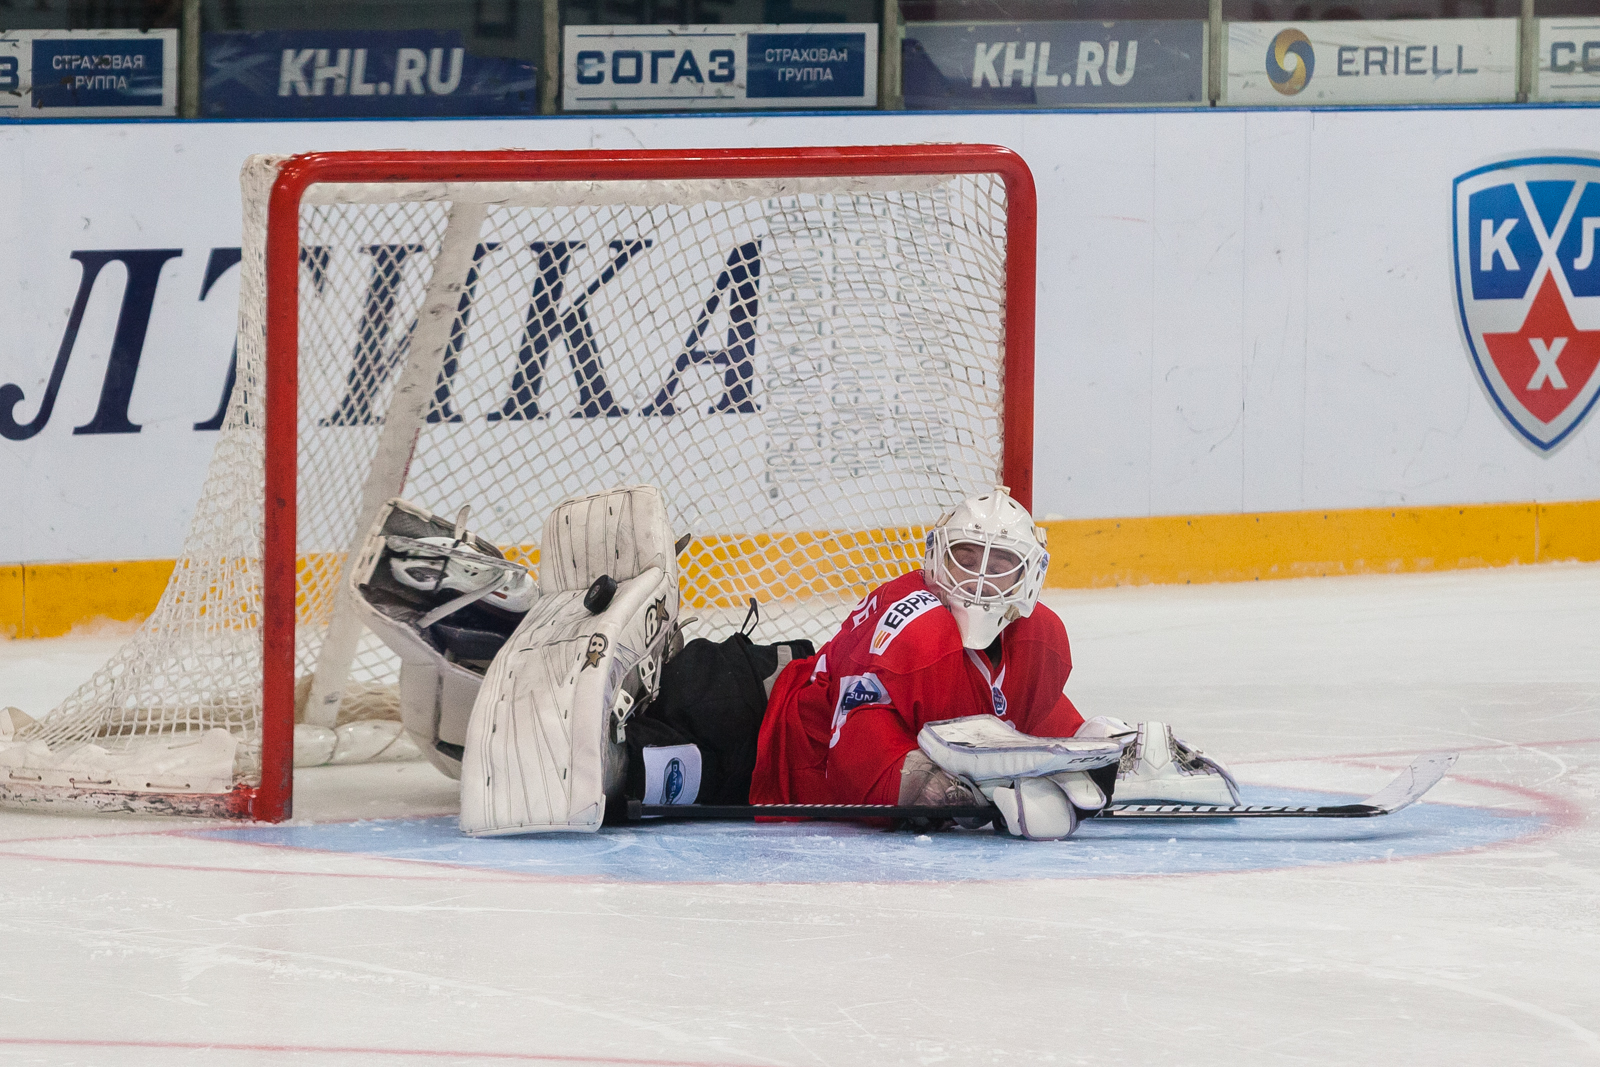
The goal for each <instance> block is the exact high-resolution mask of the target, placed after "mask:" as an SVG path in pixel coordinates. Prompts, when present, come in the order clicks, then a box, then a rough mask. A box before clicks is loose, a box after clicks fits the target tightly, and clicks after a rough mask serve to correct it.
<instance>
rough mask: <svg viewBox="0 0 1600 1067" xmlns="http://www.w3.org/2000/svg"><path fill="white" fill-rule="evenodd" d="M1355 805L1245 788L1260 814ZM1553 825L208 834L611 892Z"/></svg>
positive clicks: (1378, 848) (1454, 820) (1448, 809)
mask: <svg viewBox="0 0 1600 1067" xmlns="http://www.w3.org/2000/svg"><path fill="white" fill-rule="evenodd" d="M1355 799H1358V798H1355V797H1350V796H1344V795H1330V794H1324V793H1309V792H1304V791H1299V790H1281V789H1280V790H1264V789H1247V790H1246V801H1247V803H1251V804H1342V803H1349V802H1351V801H1352V800H1355ZM1545 822H1546V820H1545V819H1544V818H1543V817H1541V816H1537V815H1524V814H1517V813H1509V812H1501V811H1494V810H1490V809H1487V808H1466V807H1453V806H1447V805H1439V804H1415V805H1413V806H1411V807H1409V808H1407V809H1405V810H1404V811H1400V812H1397V813H1395V814H1394V815H1387V816H1383V817H1380V818H1374V819H1218V820H1216V821H1205V822H1199V821H1195V822H1183V823H1178V822H1120V823H1119V822H1110V821H1107V822H1095V821H1093V820H1091V821H1089V822H1086V823H1084V824H1083V826H1082V828H1081V829H1079V831H1078V833H1077V835H1076V836H1075V837H1073V838H1070V839H1069V840H1067V841H1061V842H1036V841H1019V840H1016V839H1014V838H1011V837H1009V836H1006V835H1002V834H995V833H993V832H990V831H987V830H983V831H971V832H967V831H950V832H946V833H938V834H933V835H931V838H922V837H919V836H917V835H913V834H910V833H904V832H890V831H884V830H876V829H872V828H869V827H864V826H858V825H852V824H847V823H817V822H812V823H764V824H759V825H757V824H750V823H692V822H677V823H674V822H662V823H658V824H653V825H631V826H619V827H609V828H606V829H603V830H601V831H600V832H599V833H596V834H565V833H563V834H538V835H529V836H526V837H498V838H471V837H466V836H464V835H463V834H462V833H461V832H460V831H459V830H458V829H457V827H456V819H455V817H454V816H440V817H436V818H427V819H390V820H381V821H373V822H356V823H332V824H324V825H313V826H271V827H267V826H263V827H245V828H239V829H228V830H211V831H204V832H202V833H201V835H200V836H204V837H211V838H216V839H220V840H232V841H243V842H251V843H256V844H272V845H278V846H282V847H287V848H301V849H307V850H314V851H318V852H335V853H344V854H348V855H358V856H372V857H379V858H383V859H391V860H404V861H410V862H415V863H442V864H450V865H453V866H460V867H480V868H486V869H492V870H499V871H515V872H518V873H522V874H529V875H537V876H544V877H551V878H562V879H577V880H593V881H614V882H713V883H760V882H808V883H811V882H969V881H1012V880H1021V879H1055V878H1115V877H1121V876H1128V875H1151V874H1195V873H1206V872H1220V871H1254V870H1278V869H1284V868H1290V867H1308V866H1316V865H1326V864H1337V863H1356V862H1362V861H1368V860H1384V859H1405V858H1409V857H1415V856H1430V855H1439V854H1443V853H1448V852H1456V851H1459V850H1461V849H1467V848H1475V847H1478V846H1482V845H1489V844H1493V843H1495V842H1497V841H1506V840H1510V839H1512V838H1517V837H1522V836H1525V835H1527V834H1530V833H1533V832H1535V831H1537V830H1539V829H1540V828H1541V827H1543V826H1544V825H1545Z"/></svg>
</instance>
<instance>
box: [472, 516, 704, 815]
mask: <svg viewBox="0 0 1600 1067" xmlns="http://www.w3.org/2000/svg"><path fill="white" fill-rule="evenodd" d="M547 543H548V542H547ZM669 551H670V549H669ZM584 592H585V590H583V589H568V590H563V591H557V592H550V591H548V590H546V591H545V595H544V596H542V597H541V598H540V599H539V601H538V602H537V604H536V605H535V606H534V608H533V610H532V611H530V612H529V613H528V615H527V617H526V618H525V619H523V621H522V625H521V626H519V627H518V628H517V631H516V632H515V633H513V634H512V635H511V639H510V640H509V641H508V642H506V645H505V647H504V648H502V649H501V650H500V653H499V654H498V655H497V656H496V657H495V659H494V662H493V663H492V664H490V666H489V672H488V674H487V676H486V677H485V678H484V681H483V688H482V689H481V690H480V691H479V693H478V698H477V702H476V703H475V704H474V706H473V710H472V722H471V724H470V726H469V727H468V730H467V745H466V754H465V756H464V757H463V759H462V766H461V829H462V831H463V832H464V833H467V834H471V835H473V836H478V837H488V836H498V835H505V834H527V833H540V832H547V831H558V830H577V831H590V832H592V831H594V830H598V829H599V828H600V824H601V820H602V819H603V818H604V817H605V810H606V798H607V794H608V793H609V794H612V795H615V796H619V797H620V792H621V786H622V778H623V775H624V772H625V767H626V764H625V757H624V755H623V752H622V746H621V744H619V743H618V739H617V736H616V734H617V730H616V727H615V719H616V718H617V717H618V715H619V714H621V715H623V716H625V715H626V712H627V710H628V709H629V707H631V705H632V702H633V700H634V698H635V695H636V694H635V693H633V692H630V682H629V678H630V672H633V671H634V668H637V667H640V665H641V664H643V663H645V661H647V660H652V659H654V658H655V657H659V655H660V653H661V650H662V648H663V647H664V646H665V644H666V641H667V637H668V634H669V633H670V631H671V628H672V627H671V623H672V620H673V619H674V618H676V616H677V606H678V603H677V602H678V589H677V575H676V569H675V568H674V573H673V574H671V575H670V576H669V575H668V574H667V573H665V572H664V571H663V570H661V569H660V568H657V567H651V568H649V569H647V570H646V571H645V572H644V573H642V574H640V575H638V576H637V577H634V578H629V579H627V580H626V581H622V582H619V583H618V586H617V591H616V594H615V596H614V597H613V598H612V601H611V603H610V605H609V606H608V607H607V608H606V609H605V610H604V611H603V612H602V613H601V614H599V615H591V614H590V613H589V612H588V611H587V610H585V608H584V606H583V596H584ZM631 677H632V678H633V679H634V682H633V684H634V685H637V678H638V674H637V673H633V674H632V675H631Z"/></svg>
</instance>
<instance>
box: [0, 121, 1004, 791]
mask: <svg viewBox="0 0 1600 1067" xmlns="http://www.w3.org/2000/svg"><path fill="white" fill-rule="evenodd" d="M243 185H244V239H243V262H242V270H243V273H242V278H241V296H240V304H241V309H240V330H239V343H238V351H237V359H236V373H235V384H234V387H233V392H232V396H231V401H230V404H229V408H228V413H227V416H226V420H225V423H224V426H223V429H222V431H221V434H220V439H219V441H218V444H217V447H216V453H215V456H214V458H213V460H212V463H211V467H210V470H209V474H208V477H207V480H206V482H205V487H204V490H203V494H202V497H201V500H200V502H199V504H198V506H197V508H196V511H195V516H194V519H193V522H192V526H191V529H190V531H189V534H188V537H187V539H186V542H185V545H184V549H183V554H182V557H181V559H180V560H179V561H178V563H177V566H176V569H175V570H174V573H173V576H172V579H171V583H170V584H169V586H168V587H167V589H166V591H165V593H164V595H163V596H162V598H161V601H160V603H159V606H158V607H157V608H156V609H155V611H154V613H153V614H152V615H151V616H150V618H149V619H148V620H147V621H146V622H145V624H144V625H143V627H142V629H141V630H140V631H139V632H138V633H137V634H136V635H135V636H134V637H133V638H132V639H131V640H130V641H129V642H128V644H127V645H126V646H125V647H124V648H123V649H122V650H121V651H120V652H119V653H118V654H117V655H116V656H115V657H114V658H113V659H112V660H111V661H110V662H109V663H108V664H107V665H106V666H105V667H104V668H103V669H102V670H101V671H100V672H99V673H97V674H96V675H95V676H94V677H93V678H91V679H90V680H89V681H87V682H86V683H85V684H84V685H83V686H81V687H80V688H79V689H78V690H77V691H76V692H74V693H73V694H72V695H71V696H70V697H69V698H68V699H67V700H66V701H64V702H63V703H62V704H61V705H60V706H59V707H58V708H56V709H55V710H54V711H53V712H52V713H51V714H50V715H49V716H47V717H46V718H44V719H43V720H41V721H40V722H39V723H36V724H33V725H31V726H29V727H27V728H25V729H24V730H22V731H21V732H20V733H19V734H18V735H17V737H16V738H15V739H14V740H13V741H12V742H11V743H10V744H9V745H4V744H0V775H4V776H8V777H0V799H5V800H9V801H12V802H18V801H21V802H29V801H32V802H36V803H67V804H71V805H72V806H75V807H85V806H87V807H95V808H112V809H117V810H152V811H173V812H185V813H195V814H230V815H234V816H243V817H249V816H253V817H256V818H268V819H274V818H283V817H286V816H287V814H288V797H287V794H288V789H289V781H290V768H289V766H288V760H289V757H288V754H287V741H286V739H287V738H288V736H289V733H288V727H287V725H286V724H287V722H288V720H289V718H290V715H291V710H290V708H289V707H288V704H289V703H290V700H291V697H290V693H291V692H292V693H293V697H292V700H293V703H294V704H295V708H294V709H293V714H294V715H295V716H296V717H298V718H299V719H302V720H308V721H310V722H311V723H320V724H321V725H322V726H324V727H333V726H334V725H336V724H337V723H339V722H341V721H347V720H351V719H361V718H363V717H366V716H379V717H381V715H382V714H383V712H382V710H381V709H382V708H383V707H384V706H385V703H386V701H385V694H386V693H388V692H389V691H390V690H391V689H392V687H393V682H394V679H395V678H396V675H397V666H398V664H397V661H396V660H395V658H394V657H393V656H392V655H391V654H390V653H389V652H388V651H387V649H385V648H384V647H383V646H382V645H381V643H379V642H378V641H376V639H375V638H374V637H373V636H372V635H371V634H367V633H364V632H362V631H361V629H360V627H359V624H353V623H352V619H353V616H352V615H351V614H349V613H347V612H346V611H345V610H344V608H343V607H342V604H343V600H342V598H341V594H340V590H341V588H342V585H343V583H342V575H343V566H344V561H345V557H346V554H347V552H348V551H349V550H350V548H351V546H352V543H353V542H354V541H356V540H357V539H359V538H360V537H361V535H362V534H363V533H364V532H365V524H366V523H367V522H370V521H371V518H370V517H371V514H372V513H373V512H374V510H375V509H376V507H377V506H378V505H379V504H381V503H382V502H383V500H385V499H387V498H389V497H391V496H404V497H405V498H407V499H409V500H413V501H415V502H417V503H420V504H423V505H424V506H426V507H429V508H431V509H433V510H435V511H437V512H440V513H446V512H448V513H450V514H454V512H455V511H456V509H458V508H459V507H461V506H462V505H471V506H472V509H473V510H472V515H471V520H470V525H471V528H472V529H473V531H474V532H475V533H477V534H479V535H481V536H483V537H486V538H488V539H489V540H491V541H493V542H495V543H497V544H499V545H500V546H502V547H503V548H504V549H505V550H506V552H507V554H508V555H510V556H511V557H512V558H515V559H519V560H521V561H523V562H525V563H526V564H528V565H529V566H530V567H531V568H534V569H535V570H536V569H537V567H538V560H539V543H538V539H539V532H540V529H541V524H542V522H543V519H544V516H545V515H546V513H547V512H548V511H549V510H550V509H551V508H552V507H553V506H554V505H555V504H556V503H557V502H558V501H559V500H561V499H562V498H563V497H566V496H568V495H571V494H574V493H579V492H586V491H593V490H596V489H601V488H606V487H610V486H613V485H619V484H638V483H648V484H653V485H656V486H659V487H660V489H661V490H662V493H663V496H664V498H665V500H666V502H667V504H668V507H669V509H670V516H671V520H672V524H673V527H674V530H675V532H676V533H677V534H678V535H679V536H682V535H684V534H689V535H691V537H692V541H691V543H690V544H689V547H688V548H687V549H686V550H685V551H684V553H683V554H682V556H681V558H680V563H681V565H682V574H683V579H682V581H683V586H682V589H683V596H682V602H683V614H684V616H686V617H688V616H696V617H698V619H699V622H698V623H697V624H694V625H691V626H690V627H689V628H688V635H689V636H710V637H718V636H725V635H727V634H728V633H729V632H731V631H732V630H734V629H736V628H738V627H739V626H740V624H741V622H742V621H743V620H744V618H745V616H746V613H747V610H748V604H749V601H750V600H751V599H754V600H755V601H756V602H757V603H758V604H759V605H760V619H761V621H760V625H759V630H758V631H757V634H756V636H757V638H758V639H766V640H777V639H781V638H790V637H810V638H812V639H814V640H816V641H817V642H819V643H820V642H821V641H823V640H826V639H827V638H828V637H829V636H830V635H831V633H832V631H833V629H834V628H835V627H836V626H837V624H838V622H839V621H840V619H841V618H842V617H843V615H844V613H845V612H846V611H847V610H848V609H849V607H850V606H851V605H852V604H854V603H855V602H856V601H857V600H858V599H859V598H860V597H861V596H862V595H863V593H864V592H865V591H866V590H868V589H870V588H871V587H873V586H874V585H876V584H878V583H881V582H883V581H885V580H887V579H889V578H891V577H894V576H896V575H898V574H901V573H903V572H904V571H906V570H908V569H910V568H912V567H915V566H917V565H918V563H919V562H920V559H921V555H922V551H923V537H924V534H925V529H926V527H927V525H928V524H930V523H931V522H932V521H933V520H934V519H936V518H937V517H938V516H939V514H940V513H941V512H943V511H945V510H947V509H948V508H949V507H951V506H952V505H953V504H955V503H956V502H957V501H959V500H961V499H962V498H963V497H965V496H967V495H970V494H971V493H973V492H975V491H979V490H982V489H984V488H987V487H989V486H991V485H993V484H996V483H997V482H1001V481H1004V482H1006V483H1008V484H1010V485H1011V486H1012V489H1013V493H1014V494H1015V495H1017V496H1018V497H1019V498H1021V499H1022V500H1024V501H1025V502H1026V500H1027V494H1028V490H1029V480H1030V470H1029V468H1030V465H1031V456H1030V455H1029V453H1030V451H1031V436H1032V435H1031V425H1030V423H1031V402H1032V401H1031V375H1032V352H1031V347H1032V300H1033V284H1034V283H1033V274H1032V259H1033V202H1032V183H1031V179H1029V178H1028V176H1027V171H1026V168H1025V166H1024V165H1023V164H1022V163H1021V161H1020V160H1019V159H1018V158H1017V157H1015V156H1014V155H1012V154H1011V153H1009V152H1006V151H1005V150H1003V149H995V148H989V147H981V146H980V147H973V146H923V147H916V148H868V149H802V150H790V151H742V152H720V153H719V152H702V153H697V154H694V155H691V156H683V155H674V154H672V153H655V152H640V153H610V154H602V153H477V154H452V153H430V154H423V153H385V154H366V155H363V154H359V153H337V154H331V155H324V156H314V157H293V158H286V157H260V156H258V157H254V158H252V159H251V160H249V161H248V162H247V164H246V165H245V168H244V174H243ZM269 234H271V235H275V236H273V237H269ZM274 241H276V242H277V244H276V245H275V244H274V243H273V242H274ZM269 293H270V294H272V295H271V296H270V297H269ZM296 350H297V351H296ZM285 486H288V487H289V490H290V491H289V492H288V493H287V499H285ZM290 517H292V519H293V521H292V522H290ZM291 568H292V573H293V579H292V580H293V587H292V593H291V592H289V590H288V584H287V583H288V581H289V579H288V577H287V575H288V574H289V572H290V569H291ZM274 575H277V576H278V577H277V579H274ZM274 580H276V581H278V583H279V584H278V586H277V587H276V588H277V589H278V590H279V594H280V595H278V596H277V597H276V599H275V597H274V593H273V589H274V586H273V582H274ZM290 605H292V608H291V607H290ZM289 641H292V661H293V669H292V676H293V677H292V679H290V678H288V677H285V675H286V674H288V673H289V672H288V670H287V664H288V662H289V659H290V653H289V650H288V647H287V642H289ZM274 642H277V647H278V651H277V652H275V651H274V647H275V645H274ZM291 685H292V689H291ZM373 708H377V709H379V710H378V711H373V710H372V709H373ZM264 738H265V741H264ZM185 754H187V756H188V757H193V759H190V760H189V762H187V763H186V762H184V760H185V758H186V757H185ZM196 761H198V762H196Z"/></svg>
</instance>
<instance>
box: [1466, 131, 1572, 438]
mask: <svg viewBox="0 0 1600 1067" xmlns="http://www.w3.org/2000/svg"><path fill="white" fill-rule="evenodd" d="M1454 209H1455V259H1456V262H1455V270H1456V297H1457V306H1458V307H1459V308H1460V311H1461V326H1462V329H1463V330H1464V331H1465V334H1466V340H1467V349H1468V351H1469V352H1470V353H1471V354H1472V361H1473V364H1474V366H1475V367H1476V368H1477V371H1478V376H1479V377H1480V378H1482V379H1483V384H1484V386H1485V387H1486V388H1487V389H1488V391H1489V395H1490V397H1491V398H1493V400H1494V402H1495V406H1496V407H1498V408H1499V409H1500V413H1501V414H1502V415H1503V416H1505V419H1506V421H1507V422H1508V423H1510V424H1511V427H1512V428H1513V429H1515V430H1516V431H1517V432H1518V433H1519V434H1521V435H1522V437H1523V438H1525V439H1526V440H1527V441H1528V443H1529V444H1531V445H1533V446H1534V447H1535V448H1538V449H1540V450H1541V451H1544V452H1548V451H1550V450H1551V449H1553V448H1555V447H1556V446H1558V445H1560V444H1561V443H1562V442H1563V441H1565V440H1566V439H1567V438H1568V437H1569V436H1570V435H1571V434H1572V433H1573V431H1574V430H1576V429H1577V428H1578V426H1579V425H1580V424H1582V422H1583V420H1584V418H1585V417H1586V416H1587V415H1588V414H1589V412H1590V411H1591V410H1592V409H1593V408H1594V404H1595V396H1596V392H1597V391H1600V375H1597V374H1596V373H1595V369H1596V366H1597V365H1600V256H1596V255H1595V231H1596V230H1597V229H1600V156H1589V155H1581V154H1578V153H1572V154H1570V155H1560V156H1554V155H1550V156H1526V157H1521V158H1517V159H1507V160H1503V161H1501V162H1498V163H1490V164H1488V165H1486V166H1482V167H1477V168H1475V169H1473V170H1469V171H1467V172H1466V173H1465V174H1462V175H1461V176H1460V177H1458V178H1456V180H1455V190H1454ZM1586 327H1588V328H1586Z"/></svg>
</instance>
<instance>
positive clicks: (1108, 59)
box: [901, 20, 1206, 109]
mask: <svg viewBox="0 0 1600 1067" xmlns="http://www.w3.org/2000/svg"><path fill="white" fill-rule="evenodd" d="M1205 31H1206V26H1205V23H1204V22H1200V21H1170V22H1160V21H1153V20H1152V21H1129V22H1014V23H1005V22H990V23H983V22H976V23H951V22H912V23H908V24H907V25H906V35H905V40H904V42H903V43H902V45H901V57H902V61H903V62H902V70H903V71H904V79H905V83H904V84H905V103H906V107H907V108H918V109H931V108H981V107H996V108H1000V107H1004V108H1014V107H1071V106H1074V105H1084V106H1095V107H1103V106H1105V105H1108V104H1181V103H1200V102H1202V101H1203V100H1204V99H1205V90H1206V65H1205V56H1206V47H1205V44H1206V36H1205Z"/></svg>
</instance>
